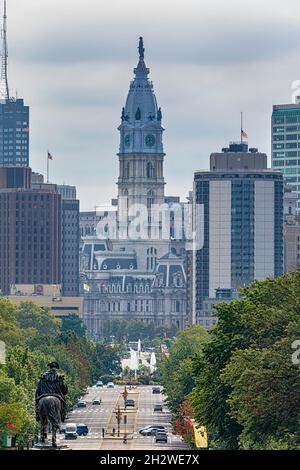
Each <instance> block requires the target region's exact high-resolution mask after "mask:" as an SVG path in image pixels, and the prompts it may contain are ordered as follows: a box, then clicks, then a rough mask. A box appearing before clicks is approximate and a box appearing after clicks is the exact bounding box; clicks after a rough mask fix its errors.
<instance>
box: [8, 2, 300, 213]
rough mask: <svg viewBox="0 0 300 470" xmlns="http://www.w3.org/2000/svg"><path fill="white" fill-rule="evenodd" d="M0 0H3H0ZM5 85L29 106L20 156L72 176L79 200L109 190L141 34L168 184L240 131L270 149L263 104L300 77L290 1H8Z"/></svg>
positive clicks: (281, 99) (90, 202)
mask: <svg viewBox="0 0 300 470" xmlns="http://www.w3.org/2000/svg"><path fill="white" fill-rule="evenodd" d="M0 3H1V4H2V3H3V0H0ZM7 4H8V45H9V86H10V91H11V94H12V95H14V94H16V92H17V94H18V96H19V97H20V98H24V100H25V103H26V104H28V105H29V106H30V165H31V167H32V169H33V170H34V171H38V172H41V173H44V174H45V172H46V156H47V150H49V151H50V152H51V154H52V155H53V157H54V160H53V162H50V165H51V168H50V179H51V181H52V182H55V183H58V184H62V183H65V184H71V185H76V186H77V190H78V197H79V199H80V201H81V210H93V209H94V207H95V206H98V205H101V204H104V203H108V202H109V201H110V199H111V198H113V197H115V196H116V194H117V187H116V182H117V177H118V157H117V156H116V154H117V152H118V145H119V135H118V130H117V127H118V125H119V124H120V116H121V109H122V107H123V106H124V104H125V100H126V96H127V93H128V89H129V83H130V80H132V78H133V68H134V67H135V66H136V64H137V61H138V51H137V47H138V38H139V36H143V37H144V45H145V62H146V64H147V66H148V67H149V68H150V79H151V80H152V81H153V84H154V90H155V94H156V97H157V100H158V105H159V106H161V108H162V111H163V126H164V128H165V133H164V148H165V152H166V157H165V166H164V174H165V181H166V183H167V184H166V194H167V195H180V196H181V197H182V198H183V199H184V198H185V196H186V195H187V194H188V191H189V190H191V188H192V182H193V173H194V171H196V170H199V169H208V167H209V155H210V153H212V152H215V151H219V150H220V149H221V148H222V147H224V146H227V145H228V142H229V141H232V140H238V139H239V135H240V112H241V111H243V114H244V129H245V131H246V132H247V133H248V135H249V144H250V146H252V147H258V148H259V150H260V151H263V152H266V153H267V154H268V155H270V147H271V144H270V140H271V124H270V117H271V112H272V106H273V104H283V103H290V102H291V101H292V93H293V90H292V83H293V82H294V81H296V80H300V11H299V0H285V1H282V0H280V1H279V0H263V1H262V0H252V1H251V2H241V1H240V0H226V1H224V0H185V1H182V0H180V1H179V0H152V1H151V0H148V1H147V2H145V1H142V0H126V1H125V0H109V1H104V0H82V1H79V0H7Z"/></svg>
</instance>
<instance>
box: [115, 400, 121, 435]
mask: <svg viewBox="0 0 300 470" xmlns="http://www.w3.org/2000/svg"><path fill="white" fill-rule="evenodd" d="M116 420H117V423H118V437H120V423H121V420H122V412H121V410H120V406H118V410H117V411H116Z"/></svg>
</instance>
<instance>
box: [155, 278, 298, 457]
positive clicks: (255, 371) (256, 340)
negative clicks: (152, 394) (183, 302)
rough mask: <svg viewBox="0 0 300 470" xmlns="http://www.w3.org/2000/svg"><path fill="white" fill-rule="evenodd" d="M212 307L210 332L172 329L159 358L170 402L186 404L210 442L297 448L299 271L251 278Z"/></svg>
mask: <svg viewBox="0 0 300 470" xmlns="http://www.w3.org/2000/svg"><path fill="white" fill-rule="evenodd" d="M217 310H218V316H219V321H218V324H217V326H216V327H215V328H214V329H213V330H212V331H211V332H210V333H209V334H208V333H206V334H205V333H204V332H203V330H202V329H201V330H199V331H198V333H196V328H197V327H193V328H191V329H190V330H187V331H186V332H184V333H182V334H181V335H178V338H177V340H176V341H175V343H174V345H173V346H172V348H171V354H170V357H169V359H167V360H165V361H163V362H162V364H161V378H162V382H163V385H164V386H165V388H166V391H167V394H168V400H169V402H170V407H171V409H172V410H173V412H174V413H175V414H177V417H178V416H179V415H180V414H181V415H182V409H184V410H187V409H188V410H189V415H190V417H194V418H195V419H196V420H197V421H198V422H199V423H201V424H202V425H205V426H206V427H207V429H208V432H209V435H210V445H211V447H214V448H218V449H300V427H299V423H300V366H299V362H300V361H298V360H297V359H298V358H299V357H300V354H299V355H297V351H296V352H295V350H294V349H293V347H295V345H296V344H297V343H295V342H296V341H299V340H300V272H295V273H292V274H288V275H284V276H282V277H280V278H278V279H275V280H271V279H268V280H265V281H262V282H254V283H253V284H252V285H251V286H249V287H247V288H245V289H243V290H242V297H241V298H240V299H237V300H235V301H233V302H231V303H222V304H219V305H218V306H217ZM198 328H200V327H198ZM194 335H195V341H194V342H193V341H192V342H193V344H194V346H195V347H192V346H191V343H190V341H189V340H188V339H189V338H192V337H193V336H194ZM196 338H197V339H196ZM197 342H198V345H197V344H196V343H197ZM197 349H198V350H197ZM180 412H181V413H180ZM182 418H183V416H181V419H182Z"/></svg>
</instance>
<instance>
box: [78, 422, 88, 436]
mask: <svg viewBox="0 0 300 470" xmlns="http://www.w3.org/2000/svg"><path fill="white" fill-rule="evenodd" d="M88 433H89V428H88V427H87V425H86V424H83V423H80V424H77V434H78V436H87V435H88Z"/></svg>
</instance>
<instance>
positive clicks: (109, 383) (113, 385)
mask: <svg viewBox="0 0 300 470" xmlns="http://www.w3.org/2000/svg"><path fill="white" fill-rule="evenodd" d="M106 387H107V388H115V384H114V383H113V382H108V384H107V385H106Z"/></svg>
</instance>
